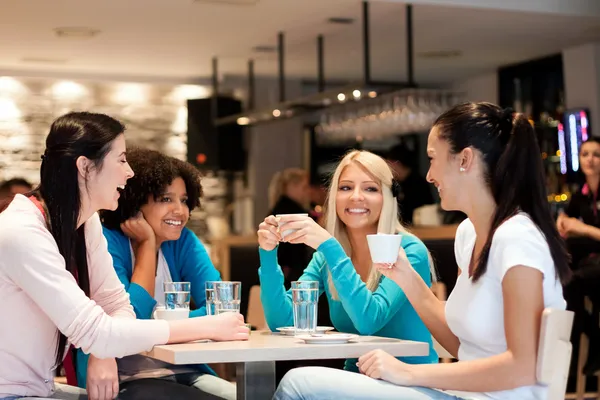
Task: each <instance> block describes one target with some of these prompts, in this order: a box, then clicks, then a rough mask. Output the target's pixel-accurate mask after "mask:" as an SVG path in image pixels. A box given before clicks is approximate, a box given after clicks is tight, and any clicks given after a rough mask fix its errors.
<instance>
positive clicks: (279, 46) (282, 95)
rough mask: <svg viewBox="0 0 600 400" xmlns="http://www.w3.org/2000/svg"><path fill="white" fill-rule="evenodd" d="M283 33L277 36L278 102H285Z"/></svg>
mask: <svg viewBox="0 0 600 400" xmlns="http://www.w3.org/2000/svg"><path fill="white" fill-rule="evenodd" d="M284 39H285V38H284V36H283V32H279V34H278V35H277V59H278V64H279V68H278V70H279V101H280V102H284V101H285V64H284V61H285V60H284V51H285V43H284Z"/></svg>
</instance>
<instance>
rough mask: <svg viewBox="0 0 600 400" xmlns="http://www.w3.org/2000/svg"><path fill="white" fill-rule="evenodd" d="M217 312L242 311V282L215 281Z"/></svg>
mask: <svg viewBox="0 0 600 400" xmlns="http://www.w3.org/2000/svg"><path fill="white" fill-rule="evenodd" d="M214 288H215V297H214V304H215V314H222V313H226V312H237V313H239V312H240V302H241V292H242V282H214Z"/></svg>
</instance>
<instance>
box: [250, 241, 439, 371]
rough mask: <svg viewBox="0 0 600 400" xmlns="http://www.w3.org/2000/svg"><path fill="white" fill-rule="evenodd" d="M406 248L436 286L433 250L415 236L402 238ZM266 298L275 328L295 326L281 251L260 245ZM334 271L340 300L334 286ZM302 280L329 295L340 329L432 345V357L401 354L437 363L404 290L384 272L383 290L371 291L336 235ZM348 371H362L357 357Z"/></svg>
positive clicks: (267, 312)
mask: <svg viewBox="0 0 600 400" xmlns="http://www.w3.org/2000/svg"><path fill="white" fill-rule="evenodd" d="M402 247H403V248H404V250H405V252H406V255H407V257H408V260H409V261H410V263H411V265H412V266H413V268H414V269H415V270H416V271H417V273H418V274H419V275H420V276H421V278H423V280H424V281H425V282H426V283H427V285H428V286H431V274H430V268H429V258H428V254H427V248H426V247H425V245H424V244H423V242H421V241H420V240H419V239H418V238H416V237H415V236H413V235H408V234H404V235H403V236H402ZM259 254H260V269H259V277H260V284H261V291H260V293H261V301H262V304H263V308H264V311H265V317H266V320H267V324H268V325H269V328H270V329H271V330H272V331H274V330H276V329H277V328H279V327H284V326H293V325H294V317H293V310H292V294H291V290H288V291H287V293H286V291H285V288H284V285H283V282H284V276H283V272H282V271H281V268H280V267H279V265H278V264H277V249H275V250H272V251H265V250H263V249H259ZM329 272H331V276H332V279H333V285H334V287H335V289H336V291H337V300H335V299H333V298H332V295H331V293H330V290H329V284H328V273H329ZM299 280H301V281H318V282H319V296H320V295H321V294H323V293H325V296H326V298H327V301H328V303H329V315H330V317H331V322H332V323H333V326H334V327H335V329H336V330H338V331H340V332H346V333H357V334H360V335H373V336H381V337H389V338H398V339H404V340H414V341H418V342H426V343H429V355H428V356H421V357H400V358H399V360H401V361H403V362H406V363H410V364H424V363H437V362H438V356H437V354H436V352H435V350H434V349H433V343H432V338H431V333H430V332H429V330H428V329H427V328H426V327H425V324H424V323H423V321H422V320H421V318H420V317H419V316H418V315H417V312H416V311H415V309H414V308H413V307H412V305H411V304H410V302H409V301H408V299H407V298H406V295H405V294H404V291H403V290H402V289H401V288H400V287H399V286H398V285H397V284H396V283H395V282H394V281H393V280H391V279H388V278H386V277H385V276H383V277H382V278H381V282H380V284H379V286H378V288H377V290H375V291H373V292H371V291H370V290H369V289H368V288H367V286H366V284H365V283H364V282H363V281H362V280H361V278H360V276H359V275H358V273H357V272H356V270H355V269H354V266H353V265H352V261H351V260H350V258H349V257H348V256H347V255H346V253H345V251H344V249H343V248H342V246H341V245H340V243H339V242H338V241H337V240H336V239H335V238H330V239H328V240H327V241H325V242H324V243H322V244H321V245H320V246H319V248H318V249H317V251H316V252H315V254H314V255H313V258H312V260H311V262H310V263H309V264H308V266H307V267H306V269H305V270H304V273H303V275H302V276H301V277H300V279H299ZM344 369H346V370H350V371H357V370H358V369H357V367H356V360H354V359H353V360H346V362H345V366H344Z"/></svg>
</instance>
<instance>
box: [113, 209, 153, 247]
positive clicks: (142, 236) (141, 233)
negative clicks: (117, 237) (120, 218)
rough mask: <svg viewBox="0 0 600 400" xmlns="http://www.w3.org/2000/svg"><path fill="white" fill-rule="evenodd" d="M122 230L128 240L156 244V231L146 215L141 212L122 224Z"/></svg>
mask: <svg viewBox="0 0 600 400" xmlns="http://www.w3.org/2000/svg"><path fill="white" fill-rule="evenodd" d="M121 230H122V231H123V233H124V234H125V235H127V237H128V238H130V239H131V240H133V241H134V242H136V243H142V242H151V243H154V242H156V235H155V234H154V230H153V229H152V227H151V226H150V224H149V223H148V221H146V218H144V214H142V213H141V211H140V212H139V213H138V214H137V215H136V216H135V217H132V218H129V219H128V220H127V221H125V222H123V223H122V224H121Z"/></svg>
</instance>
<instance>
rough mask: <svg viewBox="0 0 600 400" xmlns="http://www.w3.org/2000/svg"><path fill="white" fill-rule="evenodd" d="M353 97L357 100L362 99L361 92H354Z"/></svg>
mask: <svg viewBox="0 0 600 400" xmlns="http://www.w3.org/2000/svg"><path fill="white" fill-rule="evenodd" d="M352 96H354V98H355V99H360V90H358V89H355V90H353V91H352Z"/></svg>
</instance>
